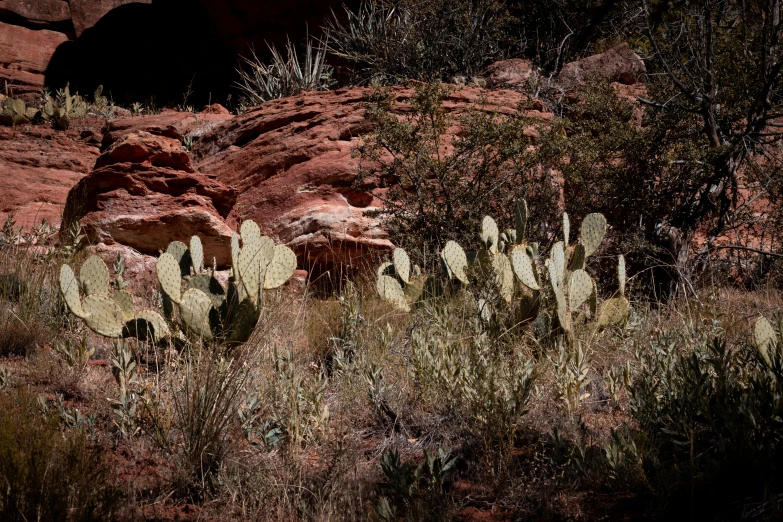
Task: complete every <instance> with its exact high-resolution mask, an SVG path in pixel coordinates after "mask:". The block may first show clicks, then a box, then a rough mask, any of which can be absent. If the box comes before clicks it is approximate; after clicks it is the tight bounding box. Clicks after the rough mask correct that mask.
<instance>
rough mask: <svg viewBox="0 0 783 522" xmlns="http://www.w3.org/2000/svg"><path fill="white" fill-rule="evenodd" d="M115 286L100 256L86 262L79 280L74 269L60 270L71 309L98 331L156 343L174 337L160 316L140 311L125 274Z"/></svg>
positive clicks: (65, 268) (61, 285)
mask: <svg viewBox="0 0 783 522" xmlns="http://www.w3.org/2000/svg"><path fill="white" fill-rule="evenodd" d="M114 283H115V284H114V285H110V276H109V269H108V268H107V267H106V264H105V263H104V262H103V260H102V259H101V258H100V257H98V256H91V257H89V258H88V259H87V261H85V262H84V264H83V265H82V267H81V269H80V270H79V277H78V279H77V278H76V275H75V274H74V273H73V270H72V269H71V267H70V266H68V265H63V266H62V267H60V291H61V292H62V295H63V298H64V299H65V303H66V304H67V305H68V309H69V310H70V311H71V313H73V315H75V316H76V317H78V318H79V319H81V320H82V321H84V323H85V324H86V325H87V326H88V327H89V328H90V329H91V330H93V331H94V332H96V333H99V334H101V335H104V336H106V337H112V338H116V337H139V338H141V339H147V338H150V339H152V340H154V341H155V342H160V341H162V340H164V339H168V338H169V337H171V330H170V329H169V326H168V324H166V321H165V319H163V317H161V315H160V314H159V313H157V312H155V311H154V310H136V307H135V305H134V302H133V296H132V295H131V294H129V293H128V292H127V291H125V290H124V289H123V288H124V286H126V284H125V282H124V281H123V280H122V274H121V273H118V274H117V276H116V278H115V281H114ZM111 286H114V291H113V292H112V291H111ZM82 294H84V298H83V299H82Z"/></svg>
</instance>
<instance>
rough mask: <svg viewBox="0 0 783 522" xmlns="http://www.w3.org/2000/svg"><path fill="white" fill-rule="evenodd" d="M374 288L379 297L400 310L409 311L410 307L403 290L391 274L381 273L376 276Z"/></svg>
mask: <svg viewBox="0 0 783 522" xmlns="http://www.w3.org/2000/svg"><path fill="white" fill-rule="evenodd" d="M376 289H377V290H378V295H380V296H381V299H383V300H384V301H387V302H389V303H391V304H392V305H393V306H394V307H395V308H397V309H398V310H400V311H401V312H410V309H411V308H410V306H409V305H408V301H407V300H406V299H405V292H403V290H402V285H400V283H399V281H397V279H395V278H394V277H392V276H387V275H382V276H380V277H379V278H378V281H377V283H376Z"/></svg>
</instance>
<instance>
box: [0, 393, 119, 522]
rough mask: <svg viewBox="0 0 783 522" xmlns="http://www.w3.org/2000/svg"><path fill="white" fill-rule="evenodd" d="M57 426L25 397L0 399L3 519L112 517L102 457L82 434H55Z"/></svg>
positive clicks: (112, 502) (0, 504)
mask: <svg viewBox="0 0 783 522" xmlns="http://www.w3.org/2000/svg"><path fill="white" fill-rule="evenodd" d="M66 413H68V412H66ZM59 425H60V421H59V419H58V415H57V414H56V413H55V412H51V413H47V414H44V415H42V414H41V413H40V409H39V407H38V406H37V404H36V400H35V398H34V397H33V396H32V395H30V394H29V393H27V392H25V391H22V390H18V391H14V392H10V393H3V394H0V482H2V484H3V487H2V488H0V518H1V519H2V520H5V521H9V522H15V521H19V522H21V521H27V520H40V521H52V522H54V521H77V520H79V521H84V520H106V519H109V518H111V513H112V511H113V510H114V509H116V508H117V500H118V495H117V492H116V491H114V490H113V489H112V488H111V487H110V486H108V485H107V478H108V469H107V467H106V465H105V464H104V462H103V458H102V455H103V453H102V452H101V451H98V449H97V448H93V447H91V446H90V442H89V439H88V437H87V434H86V433H85V431H84V430H81V429H74V430H67V431H66V432H65V433H60V431H59Z"/></svg>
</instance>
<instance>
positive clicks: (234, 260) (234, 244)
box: [231, 232, 241, 281]
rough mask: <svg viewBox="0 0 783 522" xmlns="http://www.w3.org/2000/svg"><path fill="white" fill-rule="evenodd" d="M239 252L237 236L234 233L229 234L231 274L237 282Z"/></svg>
mask: <svg viewBox="0 0 783 522" xmlns="http://www.w3.org/2000/svg"><path fill="white" fill-rule="evenodd" d="M240 252H241V250H240V249H239V236H238V235H237V233H236V232H234V233H233V234H231V274H232V275H233V276H234V279H236V280H237V281H238V280H239V272H238V271H237V266H239V253H240Z"/></svg>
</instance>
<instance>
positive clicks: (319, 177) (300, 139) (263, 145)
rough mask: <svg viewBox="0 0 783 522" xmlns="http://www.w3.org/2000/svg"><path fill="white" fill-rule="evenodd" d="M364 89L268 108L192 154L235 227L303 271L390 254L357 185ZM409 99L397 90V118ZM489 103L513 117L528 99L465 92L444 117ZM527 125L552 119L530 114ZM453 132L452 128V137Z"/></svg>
mask: <svg viewBox="0 0 783 522" xmlns="http://www.w3.org/2000/svg"><path fill="white" fill-rule="evenodd" d="M369 92H370V91H369V90H368V89H343V90H338V91H334V92H317V93H316V92H308V93H303V94H301V95H298V96H295V97H291V98H285V99H281V100H275V101H270V102H267V103H265V104H263V105H261V106H260V107H257V108H255V109H252V110H250V111H248V112H246V113H245V114H242V115H240V116H237V117H236V118H235V119H233V120H231V121H229V122H227V123H226V124H224V125H222V126H220V127H218V128H216V129H214V130H212V131H210V132H208V133H207V134H205V135H204V136H203V137H202V138H201V139H200V140H199V141H198V142H196V146H195V148H194V150H193V155H194V158H195V159H194V162H195V166H196V168H197V169H198V170H199V171H201V172H204V173H205V174H207V175H209V176H214V178H215V179H217V180H219V181H221V182H223V183H225V184H227V185H231V186H233V187H235V188H236V189H237V191H238V193H239V196H238V200H237V205H236V207H235V209H234V210H233V211H232V212H231V218H233V219H234V221H241V220H244V219H253V220H255V221H256V222H257V223H258V224H259V226H260V227H261V228H262V230H264V232H265V233H266V234H269V235H270V236H272V237H275V238H276V239H277V240H278V241H281V242H283V243H287V244H288V245H289V246H291V247H292V248H294V250H295V251H296V252H297V254H298V256H299V259H300V264H299V266H300V267H303V268H308V269H310V268H314V267H317V269H319V270H321V269H325V268H329V267H332V266H335V265H339V266H348V265H354V264H356V263H360V262H361V261H362V259H363V257H364V256H367V255H372V254H374V253H377V252H378V251H379V250H385V249H389V248H391V247H392V244H391V243H390V242H389V240H388V238H387V235H386V232H385V231H384V230H382V229H381V227H380V226H379V223H378V222H377V220H375V219H373V218H371V217H369V216H368V215H367V211H369V210H373V209H377V208H378V207H379V206H380V204H381V203H380V201H379V200H378V199H377V198H376V197H375V196H374V195H373V194H372V193H370V192H363V191H360V190H359V191H357V190H355V189H354V188H353V183H354V180H355V177H356V172H357V168H358V165H357V160H356V159H355V158H354V157H352V155H353V154H354V153H355V151H356V147H357V146H358V145H359V144H360V143H361V138H360V136H362V135H363V134H365V133H366V132H368V131H369V130H371V128H370V127H369V125H368V123H367V122H366V121H365V119H364V105H363V103H364V102H363V97H364V95H365V94H367V93H369ZM412 93H413V91H412V90H411V89H405V88H395V89H394V96H395V97H396V99H397V101H398V102H400V107H399V109H400V111H401V113H403V112H404V111H405V110H406V103H407V101H408V100H409V99H410V96H411V94H412ZM482 96H486V97H487V105H486V106H485V107H484V109H485V110H492V111H497V112H500V113H504V114H513V113H515V112H516V108H517V106H518V104H519V103H520V102H521V101H523V100H525V97H524V95H522V94H520V93H518V92H515V91H489V92H488V91H486V90H482V89H478V88H472V87H465V88H462V89H459V90H457V91H455V92H453V93H452V94H451V95H450V96H449V98H448V99H447V100H446V101H445V103H444V108H445V109H446V110H447V111H448V112H451V113H453V114H460V113H462V112H464V111H465V110H466V109H467V108H468V107H471V106H474V104H476V103H478V102H479V101H480V100H481V99H482ZM530 115H531V116H535V115H539V116H541V117H547V115H546V114H543V113H536V112H535V111H531V112H530ZM453 131H454V132H456V129H454V130H453Z"/></svg>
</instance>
